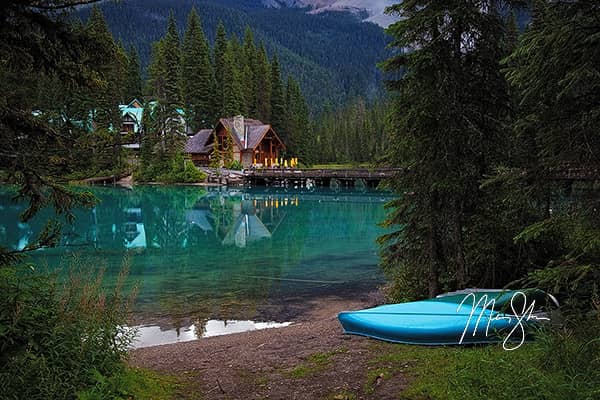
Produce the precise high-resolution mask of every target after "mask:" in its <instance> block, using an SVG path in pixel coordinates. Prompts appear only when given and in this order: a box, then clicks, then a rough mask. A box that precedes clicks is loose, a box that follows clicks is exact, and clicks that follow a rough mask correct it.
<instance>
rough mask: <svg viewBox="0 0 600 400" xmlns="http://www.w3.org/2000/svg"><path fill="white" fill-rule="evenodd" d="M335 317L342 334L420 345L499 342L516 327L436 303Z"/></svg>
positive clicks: (494, 316) (512, 321)
mask: <svg viewBox="0 0 600 400" xmlns="http://www.w3.org/2000/svg"><path fill="white" fill-rule="evenodd" d="M338 318H339V320H340V323H341V324H342V327H343V328H344V332H345V333H348V334H355V335H361V336H368V337H372V338H375V339H380V340H385V341H388V342H394V343H406V344H419V345H457V344H475V343H492V342H499V341H502V340H504V337H506V335H507V334H508V333H509V332H510V331H511V330H512V329H513V328H514V327H515V326H516V325H517V324H518V319H517V318H515V317H514V316H513V317H511V316H507V315H505V314H501V313H499V312H496V311H493V310H488V309H484V308H472V307H468V306H464V305H463V306H462V307H460V306H459V305H457V304H455V303H443V302H439V301H419V302H413V303H402V304H393V305H386V306H380V307H375V308H371V309H366V310H360V311H354V312H342V313H340V314H339V315H338ZM517 329H518V327H517ZM516 336H518V337H520V334H517V335H516Z"/></svg>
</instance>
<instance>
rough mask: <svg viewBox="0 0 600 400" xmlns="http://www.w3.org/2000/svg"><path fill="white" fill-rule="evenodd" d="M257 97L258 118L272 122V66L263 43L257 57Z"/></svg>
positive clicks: (265, 121)
mask: <svg viewBox="0 0 600 400" xmlns="http://www.w3.org/2000/svg"><path fill="white" fill-rule="evenodd" d="M255 96H256V97H255V102H256V117H257V118H258V119H259V120H261V121H262V122H264V123H269V122H271V65H270V64H269V59H268V58H267V51H266V50H265V46H264V45H263V44H262V43H261V44H260V45H259V47H258V53H257V56H256V69H255Z"/></svg>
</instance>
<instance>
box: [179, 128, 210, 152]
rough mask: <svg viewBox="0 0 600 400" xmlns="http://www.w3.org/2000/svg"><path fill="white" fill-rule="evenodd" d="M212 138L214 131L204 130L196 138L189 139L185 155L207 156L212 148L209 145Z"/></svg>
mask: <svg viewBox="0 0 600 400" xmlns="http://www.w3.org/2000/svg"><path fill="white" fill-rule="evenodd" d="M211 136H212V129H202V130H200V131H199V132H198V133H196V134H195V135H194V136H192V137H191V138H189V139H188V141H187V143H186V144H185V148H184V152H185V153H190V154H191V153H194V154H206V153H209V152H210V149H211V148H212V146H211V145H210V144H208V142H209V140H210V138H211Z"/></svg>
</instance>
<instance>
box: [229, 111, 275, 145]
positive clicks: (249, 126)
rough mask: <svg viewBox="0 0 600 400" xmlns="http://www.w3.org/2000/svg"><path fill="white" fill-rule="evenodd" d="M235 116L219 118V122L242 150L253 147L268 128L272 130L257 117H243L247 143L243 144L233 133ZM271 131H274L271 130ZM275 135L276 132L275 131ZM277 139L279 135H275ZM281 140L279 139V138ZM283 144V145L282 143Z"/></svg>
mask: <svg viewBox="0 0 600 400" xmlns="http://www.w3.org/2000/svg"><path fill="white" fill-rule="evenodd" d="M234 120H235V118H221V119H219V123H220V124H222V125H223V126H224V127H225V129H227V130H228V131H229V132H230V133H231V137H232V138H233V140H234V141H235V142H236V144H237V145H238V147H239V148H240V149H242V150H244V149H255V148H256V147H257V146H258V145H259V144H260V142H261V140H262V139H263V137H264V136H265V135H266V134H267V132H269V130H273V128H272V127H271V125H267V124H264V123H262V122H261V121H259V120H257V119H251V118H244V129H245V130H247V134H248V137H247V143H246V144H245V145H244V144H242V141H241V140H240V138H239V137H238V136H237V135H236V134H235V131H234V129H233V122H234ZM273 133H275V131H274V130H273ZM275 136H277V134H276V133H275ZM277 138H278V139H279V136H277ZM279 141H281V139H279ZM281 144H283V142H281ZM284 146H285V145H284Z"/></svg>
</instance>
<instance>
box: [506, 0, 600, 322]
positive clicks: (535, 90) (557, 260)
mask: <svg viewBox="0 0 600 400" xmlns="http://www.w3.org/2000/svg"><path fill="white" fill-rule="evenodd" d="M533 5H534V7H533V10H532V16H533V18H532V22H531V24H530V26H529V27H528V29H527V30H526V31H525V33H524V34H523V35H522V37H521V38H520V42H519V46H518V48H517V50H516V51H515V52H514V53H513V54H512V55H511V56H510V57H509V58H508V59H507V61H506V66H507V76H508V79H509V82H510V83H511V84H512V85H513V88H514V89H515V91H516V92H517V94H518V95H519V100H520V102H519V104H518V106H519V107H518V110H519V112H518V115H517V117H518V118H517V120H516V122H515V123H514V128H515V135H514V137H513V139H514V141H515V143H516V146H515V151H514V152H513V157H512V158H511V166H512V167H514V168H513V169H512V170H510V171H508V172H507V173H506V174H505V175H506V176H505V177H503V176H502V175H500V177H503V178H504V179H503V181H504V182H505V186H507V187H508V188H509V194H510V197H509V199H513V198H515V197H516V196H517V195H518V193H519V192H524V193H526V194H527V196H526V199H525V201H524V202H523V203H525V204H531V203H534V204H536V205H537V211H538V214H537V218H536V219H534V220H529V221H528V220H525V221H521V224H520V226H523V225H524V223H527V222H529V225H528V226H526V227H523V230H522V232H520V233H519V234H518V235H516V237H517V239H518V243H519V244H522V245H527V246H529V247H535V248H537V249H538V251H539V252H540V253H542V254H543V255H544V256H545V257H544V258H543V259H542V260H539V261H538V262H532V263H531V265H530V266H529V267H530V269H531V273H530V276H529V279H527V280H526V284H529V285H532V286H537V287H541V288H544V289H547V290H552V291H554V292H555V293H556V292H560V293H561V294H563V295H564V298H565V299H568V300H567V302H566V304H565V305H566V307H567V308H569V307H576V308H580V310H581V309H583V310H584V312H585V313H588V312H589V310H590V309H593V308H594V307H593V304H592V303H593V301H591V299H593V298H594V296H595V293H597V282H599V281H600V243H599V242H598V237H600V214H599V213H598V210H600V201H599V197H598V196H597V187H596V188H594V183H593V182H594V181H593V180H587V181H586V180H585V179H582V181H580V182H578V183H577V186H578V188H579V190H580V194H573V193H572V192H571V190H572V186H569V185H566V184H565V183H564V182H556V180H555V178H557V177H561V176H565V175H566V174H567V173H568V172H569V170H571V171H576V173H577V172H578V173H579V174H581V175H582V176H584V177H585V176H589V177H594V175H595V176H596V178H597V171H598V170H599V169H600V168H599V167H600V135H599V134H598V132H599V131H598V127H599V126H600V50H599V49H600V4H598V2H597V1H587V0H583V1H569V2H567V1H564V2H555V1H535V2H533ZM594 171H596V172H595V173H594ZM565 188H567V190H565ZM581 193H587V195H581ZM557 194H560V195H561V196H565V195H566V196H568V198H569V201H568V202H559V203H558V204H556V203H557V202H556V200H553V199H555V198H556V197H557ZM507 197H508V196H507ZM535 200H537V201H535ZM534 201H535V202H534ZM513 202H514V201H513ZM553 203H554V204H556V206H554V205H553ZM564 203H568V205H566V204H564ZM522 208H523V209H524V208H525V207H522ZM552 208H558V210H557V211H556V212H552ZM519 211H520V212H521V213H523V211H521V210H519ZM536 261H537V260H536Z"/></svg>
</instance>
